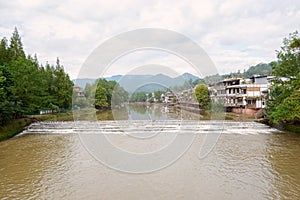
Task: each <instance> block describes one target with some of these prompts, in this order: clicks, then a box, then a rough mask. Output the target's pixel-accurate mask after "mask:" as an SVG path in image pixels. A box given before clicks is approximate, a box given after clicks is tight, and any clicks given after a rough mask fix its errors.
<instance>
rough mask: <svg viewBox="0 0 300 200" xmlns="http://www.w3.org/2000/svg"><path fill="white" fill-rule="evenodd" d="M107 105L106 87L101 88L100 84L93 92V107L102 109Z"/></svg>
mask: <svg viewBox="0 0 300 200" xmlns="http://www.w3.org/2000/svg"><path fill="white" fill-rule="evenodd" d="M107 107H108V102H107V92H106V89H105V88H103V87H102V86H101V85H98V87H97V89H96V92H95V108H97V109H102V108H107Z"/></svg>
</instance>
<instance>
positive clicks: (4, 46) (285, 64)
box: [0, 28, 300, 140]
mask: <svg viewBox="0 0 300 200" xmlns="http://www.w3.org/2000/svg"><path fill="white" fill-rule="evenodd" d="M299 54H300V38H299V35H298V32H294V33H292V34H290V35H289V37H288V38H285V39H284V41H283V46H282V47H281V48H280V50H278V51H277V60H276V61H274V62H271V63H270V64H259V65H257V66H254V67H251V68H250V69H249V70H247V72H246V71H245V72H244V73H240V72H238V73H233V74H231V75H233V76H234V75H236V74H238V75H244V76H246V77H248V76H250V75H251V74H253V73H259V72H262V73H263V74H261V75H266V74H269V73H271V74H272V75H275V76H276V78H275V79H274V80H273V85H272V87H271V88H270V93H269V97H268V101H267V109H266V111H267V119H268V123H269V124H270V125H273V126H277V127H283V128H287V129H289V130H292V131H295V132H300V130H299V121H300V55H299ZM270 66H271V67H270ZM214 78H215V77H213V76H212V77H205V78H204V81H205V82H206V83H208V82H210V81H213V80H214ZM201 87H204V86H203V85H201ZM116 88H117V89H116ZM72 89H73V82H72V81H71V80H70V77H69V75H68V74H67V73H66V72H65V71H64V67H63V66H62V65H61V64H60V61H59V59H58V58H57V61H56V63H55V65H50V64H49V63H46V64H45V65H42V64H40V63H39V62H38V59H37V56H36V55H34V56H32V55H26V53H25V52H24V50H23V44H22V42H21V37H20V36H19V33H18V30H17V29H16V28H15V30H14V32H13V34H12V37H11V38H10V40H9V42H8V40H7V39H6V38H5V37H4V38H2V39H1V41H0V125H1V127H0V140H3V139H6V138H10V137H12V136H14V135H15V134H17V133H19V132H20V131H22V129H23V128H24V126H27V125H28V124H30V123H31V122H32V121H35V120H49V119H52V120H70V119H72V117H71V114H70V113H69V114H62V113H60V114H58V115H46V116H42V117H34V118H29V117H26V116H28V115H36V114H38V113H39V111H40V110H52V111H56V112H62V111H66V110H70V109H71V107H72ZM205 91H207V90H205ZM199 93H203V91H202V92H199ZM113 95H114V98H113V99H112V96H113ZM84 96H85V97H84V98H86V99H85V100H84V99H80V98H75V101H77V102H76V103H77V104H79V105H80V104H82V105H81V106H91V105H93V106H95V107H96V108H97V109H100V110H101V109H108V108H110V107H111V106H113V105H111V103H113V104H116V105H117V104H118V103H119V102H124V100H125V99H128V98H129V97H128V93H127V92H126V91H125V90H124V89H123V88H122V87H121V86H120V85H119V84H118V83H117V82H115V81H107V80H105V79H99V80H98V81H97V82H96V84H95V85H87V86H86V88H85V90H84ZM140 96H141V95H140ZM144 96H145V95H144ZM93 97H95V100H93ZM137 97H139V95H136V94H135V96H132V97H131V99H130V98H129V99H130V100H131V101H137V100H136V99H135V98H137ZM197 98H198V100H199V99H204V103H203V107H205V108H208V107H210V106H208V105H209V102H208V100H207V98H206V97H205V98H202V97H200V96H198V97H197ZM137 99H138V98H137ZM112 100H113V101H115V102H112ZM54 116H56V117H54ZM24 117H25V118H24Z"/></svg>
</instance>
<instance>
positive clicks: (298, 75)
mask: <svg viewBox="0 0 300 200" xmlns="http://www.w3.org/2000/svg"><path fill="white" fill-rule="evenodd" d="M272 71H273V74H274V75H275V76H276V78H275V79H274V80H273V86H272V87H271V89H270V94H269V100H268V104H267V105H268V107H267V113H268V116H269V120H270V123H272V124H279V123H293V124H296V123H298V122H299V121H300V38H299V35H298V32H294V33H292V34H290V35H289V37H288V38H285V39H284V40H283V46H282V47H281V49H280V50H279V51H277V61H276V62H273V63H272Z"/></svg>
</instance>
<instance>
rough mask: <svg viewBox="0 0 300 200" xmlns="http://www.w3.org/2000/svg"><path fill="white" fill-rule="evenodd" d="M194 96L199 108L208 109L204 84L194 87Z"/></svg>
mask: <svg viewBox="0 0 300 200" xmlns="http://www.w3.org/2000/svg"><path fill="white" fill-rule="evenodd" d="M195 96H196V99H197V101H198V103H199V107H200V108H203V109H208V106H209V101H210V100H209V91H208V87H207V86H206V85H205V84H204V83H200V84H198V85H197V86H196V89H195Z"/></svg>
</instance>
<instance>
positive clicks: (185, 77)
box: [179, 73, 199, 81]
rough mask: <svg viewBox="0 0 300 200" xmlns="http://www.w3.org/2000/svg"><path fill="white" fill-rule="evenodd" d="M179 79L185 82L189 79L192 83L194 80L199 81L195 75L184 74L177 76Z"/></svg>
mask: <svg viewBox="0 0 300 200" xmlns="http://www.w3.org/2000/svg"><path fill="white" fill-rule="evenodd" d="M179 77H180V78H181V77H182V78H184V79H185V80H190V79H192V81H195V80H198V79H199V77H197V76H195V75H193V74H190V73H184V74H182V75H181V76H179Z"/></svg>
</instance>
